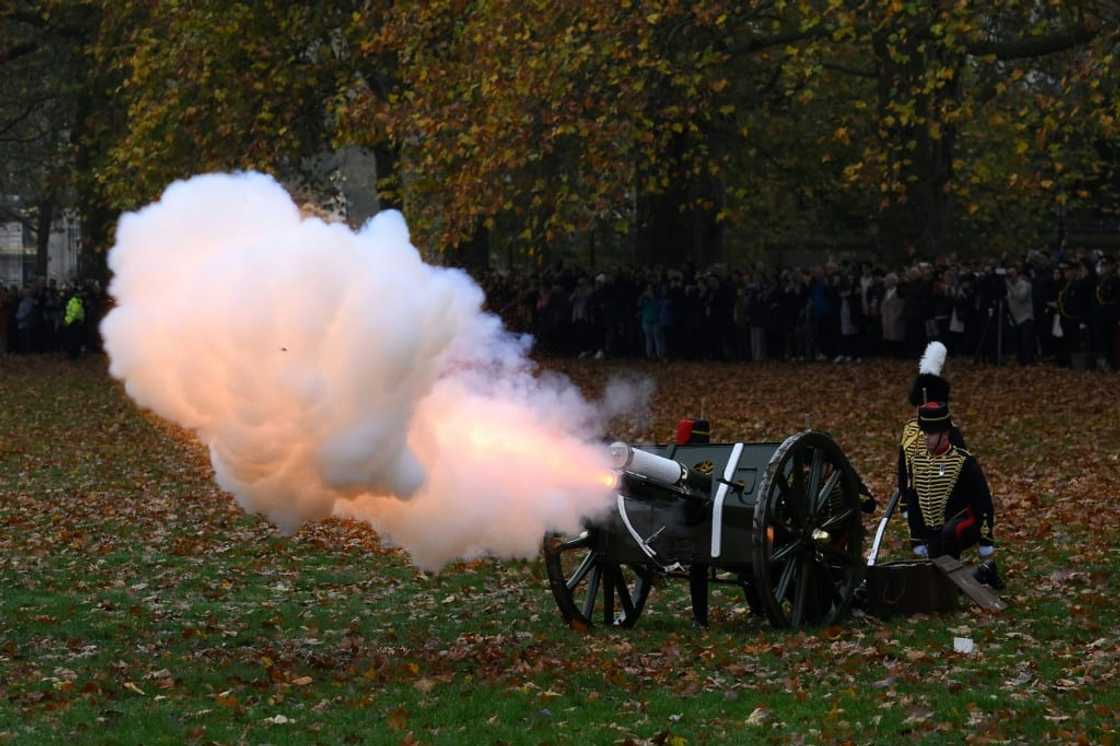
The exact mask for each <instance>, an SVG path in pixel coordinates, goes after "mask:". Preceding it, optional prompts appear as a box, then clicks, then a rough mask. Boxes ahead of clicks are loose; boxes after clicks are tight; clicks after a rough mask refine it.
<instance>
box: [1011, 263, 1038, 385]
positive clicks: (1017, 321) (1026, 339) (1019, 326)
mask: <svg viewBox="0 0 1120 746" xmlns="http://www.w3.org/2000/svg"><path fill="white" fill-rule="evenodd" d="M1006 285H1007V311H1008V315H1009V316H1010V317H1011V325H1012V327H1013V329H1014V330H1015V350H1016V353H1017V355H1018V358H1019V365H1031V364H1033V363H1034V353H1035V337H1034V298H1033V297H1032V295H1031V283H1030V280H1028V279H1027V276H1026V273H1024V272H1020V271H1019V268H1018V267H1015V266H1014V265H1013V266H1011V267H1009V268H1008V269H1007V275H1006Z"/></svg>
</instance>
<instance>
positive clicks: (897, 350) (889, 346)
mask: <svg viewBox="0 0 1120 746" xmlns="http://www.w3.org/2000/svg"><path fill="white" fill-rule="evenodd" d="M883 286H884V288H885V290H884V293H883V300H882V302H881V303H880V318H881V319H882V328H883V354H884V355H887V356H888V357H901V356H902V355H903V352H904V350H905V344H906V299H905V298H903V297H902V294H901V293H900V292H899V280H898V275H896V274H895V273H894V272H891V273H890V274H888V275H887V276H886V277H885V278H884V279H883Z"/></svg>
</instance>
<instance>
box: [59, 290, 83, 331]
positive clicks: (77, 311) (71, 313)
mask: <svg viewBox="0 0 1120 746" xmlns="http://www.w3.org/2000/svg"><path fill="white" fill-rule="evenodd" d="M85 320H86V309H85V306H83V305H82V299H81V298H79V297H78V296H76V295H75V296H72V297H71V298H70V300H69V301H67V303H66V317H65V318H64V319H63V320H62V323H64V324H65V325H66V326H70V325H71V324H80V323H82V322H83V321H85Z"/></svg>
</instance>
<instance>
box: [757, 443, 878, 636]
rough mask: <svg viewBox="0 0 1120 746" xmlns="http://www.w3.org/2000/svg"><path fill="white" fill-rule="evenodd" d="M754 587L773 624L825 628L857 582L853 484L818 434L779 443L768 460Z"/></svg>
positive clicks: (858, 528)
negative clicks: (820, 626) (821, 626)
mask: <svg viewBox="0 0 1120 746" xmlns="http://www.w3.org/2000/svg"><path fill="white" fill-rule="evenodd" d="M753 542H754V547H753V556H752V561H753V565H754V577H755V588H756V589H757V590H758V594H759V596H760V598H761V601H762V605H763V607H764V608H765V609H766V613H767V615H768V616H769V617H770V621H771V623H773V624H774V625H775V626H777V627H789V626H792V627H802V626H805V625H817V624H820V625H828V624H832V623H834V622H835V621H837V620H838V619H839V618H840V617H842V616H843V615H844V614H845V613H846V612H847V611H848V608H849V606H850V605H851V602H852V595H853V594H854V593H855V590H856V587H857V586H858V584H859V582H860V580H861V579H862V571H863V523H862V521H861V519H860V506H859V482H858V478H857V477H856V476H855V472H854V471H853V470H852V469H851V467H850V466H849V465H848V461H847V459H846V458H845V457H844V454H843V452H842V451H841V450H840V447H839V446H838V445H836V443H835V442H834V441H833V440H832V439H831V438H830V437H828V436H827V435H824V434H823V433H815V432H806V433H801V434H799V435H794V436H791V437H789V438H787V439H786V441H785V442H784V443H782V445H781V446H779V447H778V450H777V451H775V452H774V455H773V456H772V457H771V459H770V463H769V465H768V466H767V468H766V474H765V476H764V477H763V478H762V481H761V483H760V484H759V491H758V502H757V503H756V504H755V511H754V532H753Z"/></svg>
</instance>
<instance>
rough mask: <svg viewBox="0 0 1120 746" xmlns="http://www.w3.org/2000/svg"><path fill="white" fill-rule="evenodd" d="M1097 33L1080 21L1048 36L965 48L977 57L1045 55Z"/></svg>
mask: <svg viewBox="0 0 1120 746" xmlns="http://www.w3.org/2000/svg"><path fill="white" fill-rule="evenodd" d="M1098 34H1100V29H1097V28H1093V27H1090V26H1087V25H1085V24H1084V23H1080V24H1078V25H1077V26H1074V27H1072V28H1069V29H1065V30H1063V31H1060V32H1057V33H1054V34H1050V35H1049V36H1039V37H1024V38H1020V39H1005V40H1002V41H982V42H977V43H975V44H970V45H968V47H967V50H968V53H969V54H972V55H976V56H979V57H982V56H985V55H990V54H994V55H995V56H996V58H997V59H1000V60H1016V59H1026V58H1032V57H1045V56H1046V55H1048V54H1056V53H1058V52H1064V51H1066V50H1067V49H1073V48H1074V47H1078V46H1081V45H1082V44H1087V43H1088V42H1090V41H1092V40H1093V39H1095V38H1096V37H1097V35H1098Z"/></svg>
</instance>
